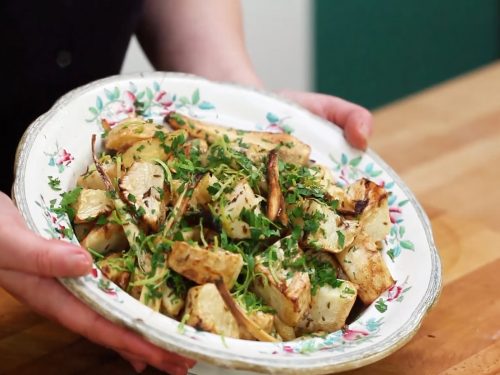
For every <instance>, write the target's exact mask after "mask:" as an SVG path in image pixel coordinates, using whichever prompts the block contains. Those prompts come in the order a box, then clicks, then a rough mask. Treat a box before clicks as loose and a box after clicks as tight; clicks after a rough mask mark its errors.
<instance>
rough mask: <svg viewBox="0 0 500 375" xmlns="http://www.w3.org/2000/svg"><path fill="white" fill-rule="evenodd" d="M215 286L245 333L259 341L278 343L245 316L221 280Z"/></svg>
mask: <svg viewBox="0 0 500 375" xmlns="http://www.w3.org/2000/svg"><path fill="white" fill-rule="evenodd" d="M215 286H216V287H217V290H218V291H219V293H220V295H221V297H222V299H223V300H224V302H225V304H226V306H227V307H228V308H229V310H230V311H231V313H232V314H233V316H234V318H235V319H236V321H237V322H238V324H239V325H240V326H243V327H244V328H245V330H246V332H247V333H249V334H250V335H251V336H253V337H255V338H256V339H257V340H259V341H269V342H275V341H278V340H276V339H275V338H274V337H272V336H271V335H269V334H268V333H267V332H266V331H264V330H263V329H262V328H261V327H260V326H259V325H258V324H257V323H256V322H255V321H254V320H252V319H250V318H249V317H248V316H247V315H246V313H245V311H244V310H243V308H242V307H241V306H240V305H238V304H237V303H236V302H235V300H234V299H233V297H232V296H231V293H229V290H228V288H227V287H226V285H225V284H224V282H223V281H222V280H220V279H219V280H217V281H216V283H215Z"/></svg>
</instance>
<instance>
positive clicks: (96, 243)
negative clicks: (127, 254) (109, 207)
mask: <svg viewBox="0 0 500 375" xmlns="http://www.w3.org/2000/svg"><path fill="white" fill-rule="evenodd" d="M108 219H109V217H108ZM80 244H81V245H82V246H83V247H84V248H86V249H91V250H93V251H96V252H98V253H100V254H106V253H107V252H109V251H119V250H120V251H121V250H123V249H126V248H128V241H127V237H125V233H124V232H123V228H122V226H121V225H118V224H115V223H111V222H108V223H106V224H104V225H98V226H95V227H94V228H93V229H92V230H91V231H90V232H89V234H87V236H86V237H85V238H84V239H83V241H82V242H81V243H80Z"/></svg>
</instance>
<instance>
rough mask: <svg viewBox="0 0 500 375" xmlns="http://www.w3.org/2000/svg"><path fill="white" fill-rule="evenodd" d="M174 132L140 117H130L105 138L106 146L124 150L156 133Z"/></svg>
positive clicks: (166, 133) (110, 148) (111, 148)
mask: <svg viewBox="0 0 500 375" xmlns="http://www.w3.org/2000/svg"><path fill="white" fill-rule="evenodd" d="M157 132H159V133H163V134H165V136H167V135H168V134H172V133H170V132H169V130H168V129H167V128H165V127H164V126H161V125H157V124H154V123H153V122H150V121H146V120H143V119H140V118H128V119H125V120H123V121H121V122H120V123H119V124H117V125H115V126H114V127H113V128H112V129H111V130H110V131H109V133H108V134H107V135H106V138H105V146H106V148H107V149H109V150H115V151H119V152H124V151H125V150H126V149H127V148H129V147H130V146H132V145H133V144H134V143H136V142H138V141H141V140H144V139H150V138H153V137H154V136H155V134H157Z"/></svg>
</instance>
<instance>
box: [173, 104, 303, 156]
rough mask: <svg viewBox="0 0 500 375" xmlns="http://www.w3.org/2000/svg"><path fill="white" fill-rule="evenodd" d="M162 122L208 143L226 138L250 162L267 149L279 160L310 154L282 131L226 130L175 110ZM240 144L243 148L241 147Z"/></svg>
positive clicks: (262, 154) (296, 140) (267, 151)
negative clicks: (275, 153)
mask: <svg viewBox="0 0 500 375" xmlns="http://www.w3.org/2000/svg"><path fill="white" fill-rule="evenodd" d="M165 121H166V122H167V123H168V124H169V125H170V126H171V127H172V128H174V129H184V130H186V131H187V132H188V134H189V135H190V136H191V137H194V138H200V139H205V140H206V141H207V142H208V143H214V142H216V141H217V140H219V139H222V138H224V137H227V139H229V142H230V143H231V144H233V145H234V146H235V147H237V148H238V149H239V150H240V151H241V152H244V153H245V154H246V155H247V156H248V157H249V158H250V159H251V160H253V161H260V160H262V159H263V158H264V157H266V156H267V154H268V153H269V151H271V150H274V149H277V151H278V155H279V157H280V159H281V160H283V161H285V162H289V163H296V164H301V165H305V164H306V163H307V162H308V161H309V156H310V154H311V148H310V147H309V146H308V145H306V144H305V143H303V142H301V141H299V140H298V139H297V138H295V137H294V136H292V135H290V134H286V133H269V132H255V131H243V130H236V129H230V128H226V127H223V126H220V125H214V124H209V123H205V122H202V121H199V120H197V119H193V118H189V117H187V116H184V115H182V114H180V113H177V112H171V113H170V114H168V115H167V116H166V117H165ZM241 144H244V145H247V147H241V146H240V145H241Z"/></svg>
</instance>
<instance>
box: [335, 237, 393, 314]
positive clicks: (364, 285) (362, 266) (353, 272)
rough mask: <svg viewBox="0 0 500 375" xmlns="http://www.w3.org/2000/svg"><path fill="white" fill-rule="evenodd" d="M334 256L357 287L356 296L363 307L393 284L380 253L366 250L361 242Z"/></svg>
mask: <svg viewBox="0 0 500 375" xmlns="http://www.w3.org/2000/svg"><path fill="white" fill-rule="evenodd" d="M335 255H336V257H337V259H338V261H339V263H340V265H341V267H342V268H343V269H344V271H345V273H346V275H347V276H348V277H349V280H350V281H351V282H353V283H355V284H356V285H358V296H359V298H360V299H361V301H363V303H364V304H365V305H369V304H370V303H372V302H373V301H375V300H376V299H377V298H378V297H379V296H380V294H381V293H382V292H384V291H385V290H386V289H387V288H389V287H390V286H392V285H393V284H394V280H393V279H392V276H391V274H390V272H389V269H388V268H387V265H386V264H385V262H384V259H383V258H382V255H381V254H380V251H373V250H369V249H367V247H366V245H365V244H364V243H363V241H360V243H358V241H356V242H355V243H354V245H353V246H351V247H350V248H349V249H346V250H344V251H342V252H340V253H337V254H335Z"/></svg>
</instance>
